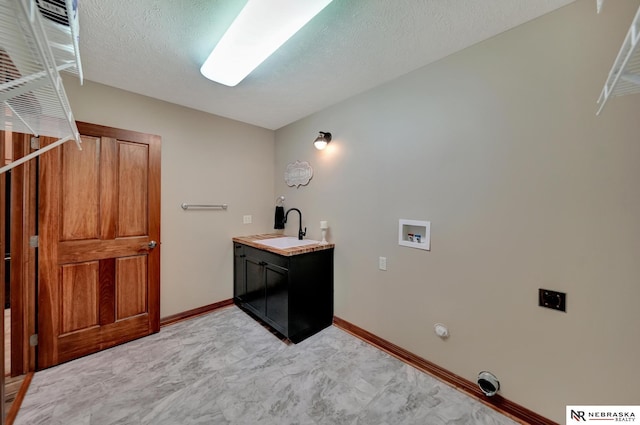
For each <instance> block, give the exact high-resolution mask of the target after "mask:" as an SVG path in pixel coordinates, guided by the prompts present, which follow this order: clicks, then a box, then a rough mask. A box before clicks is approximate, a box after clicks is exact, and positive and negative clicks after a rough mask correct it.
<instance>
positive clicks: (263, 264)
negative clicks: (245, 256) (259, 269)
mask: <svg viewBox="0 0 640 425" xmlns="http://www.w3.org/2000/svg"><path fill="white" fill-rule="evenodd" d="M258 264H259V265H261V266H266V265H267V263H265V262H264V261H260V262H259V263H258Z"/></svg>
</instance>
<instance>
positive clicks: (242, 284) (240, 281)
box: [233, 244, 247, 301]
mask: <svg viewBox="0 0 640 425" xmlns="http://www.w3.org/2000/svg"><path fill="white" fill-rule="evenodd" d="M233 248H234V252H233V298H234V299H236V300H239V301H243V300H244V297H245V295H246V293H247V277H246V275H245V264H244V263H245V257H246V255H245V253H244V249H243V246H242V245H240V244H235V245H234V247H233Z"/></svg>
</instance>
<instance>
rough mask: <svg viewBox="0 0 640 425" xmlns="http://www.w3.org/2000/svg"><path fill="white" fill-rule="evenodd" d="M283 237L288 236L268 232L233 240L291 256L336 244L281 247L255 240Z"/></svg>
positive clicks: (320, 249) (330, 247)
mask: <svg viewBox="0 0 640 425" xmlns="http://www.w3.org/2000/svg"><path fill="white" fill-rule="evenodd" d="M282 237H286V235H282V234H279V233H267V234H263V235H251V236H236V237H234V238H233V239H232V240H233V241H234V242H238V243H241V244H243V245H248V246H251V247H253V248H257V249H261V250H263V251H269V252H273V253H274V254H278V255H284V256H285V257H291V256H294V255H300V254H306V253H308V252H315V251H322V250H325V249H332V248H335V244H332V243H328V244H319V243H316V244H313V245H305V246H298V247H294V248H283V249H280V248H273V247H270V246H267V245H262V244H260V243H256V242H254V241H255V240H260V239H271V238H282Z"/></svg>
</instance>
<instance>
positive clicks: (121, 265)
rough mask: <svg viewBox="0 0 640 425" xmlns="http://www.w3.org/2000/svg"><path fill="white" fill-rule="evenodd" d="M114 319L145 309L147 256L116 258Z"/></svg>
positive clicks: (142, 311)
mask: <svg viewBox="0 0 640 425" xmlns="http://www.w3.org/2000/svg"><path fill="white" fill-rule="evenodd" d="M116 306H117V314H116V320H122V319H126V318H128V317H132V316H135V315H138V314H143V313H144V312H145V311H147V256H146V255H144V256H143V255H139V256H137V257H129V258H118V259H117V260H116Z"/></svg>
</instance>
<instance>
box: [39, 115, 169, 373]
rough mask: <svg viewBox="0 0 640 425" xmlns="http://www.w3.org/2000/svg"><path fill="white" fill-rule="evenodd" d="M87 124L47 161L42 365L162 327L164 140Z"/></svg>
mask: <svg viewBox="0 0 640 425" xmlns="http://www.w3.org/2000/svg"><path fill="white" fill-rule="evenodd" d="M78 128H79V130H80V133H81V134H82V135H83V136H82V140H83V143H82V145H83V151H82V152H80V151H78V150H77V148H76V146H74V145H73V144H71V143H69V144H65V145H63V147H62V148H59V149H53V150H51V151H50V152H46V153H45V154H43V155H42V156H41V167H40V184H41V198H40V215H39V224H40V236H39V237H40V242H39V254H40V267H39V276H40V279H39V282H40V287H39V316H38V320H39V338H38V340H39V346H38V347H39V350H38V367H39V368H44V367H49V366H52V365H55V364H58V363H61V362H64V361H67V360H71V359H73V358H76V357H79V356H82V355H85V354H89V353H92V352H95V351H98V350H101V349H104V348H108V347H111V346H113V345H117V344H120V343H123V342H126V341H129V340H132V339H135V338H139V337H141V336H145V335H148V334H150V333H152V332H157V331H158V330H159V327H160V326H159V325H160V316H159V315H160V296H159V290H160V247H159V245H158V246H157V247H156V248H151V247H150V246H149V244H150V242H151V241H159V240H160V138H159V137H158V136H151V135H147V134H143V133H136V132H131V131H126V130H118V129H112V128H108V127H102V126H97V125H92V124H83V123H78ZM46 142H51V141H49V140H46V138H45V144H46Z"/></svg>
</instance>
